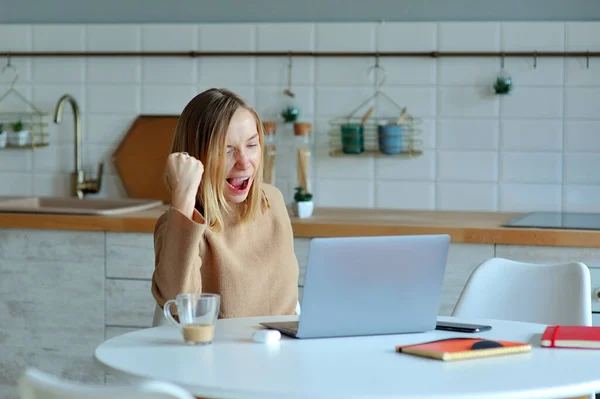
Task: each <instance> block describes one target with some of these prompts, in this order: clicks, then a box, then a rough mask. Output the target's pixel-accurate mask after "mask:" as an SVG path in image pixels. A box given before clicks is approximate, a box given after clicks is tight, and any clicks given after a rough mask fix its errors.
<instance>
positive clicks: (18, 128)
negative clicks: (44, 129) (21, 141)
mask: <svg viewBox="0 0 600 399" xmlns="http://www.w3.org/2000/svg"><path fill="white" fill-rule="evenodd" d="M12 128H13V132H20V131H21V130H23V122H22V121H21V120H20V119H19V120H18V121H17V122H15V123H13V125H12Z"/></svg>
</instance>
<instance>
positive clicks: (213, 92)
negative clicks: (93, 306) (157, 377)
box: [152, 89, 298, 318]
mask: <svg viewBox="0 0 600 399" xmlns="http://www.w3.org/2000/svg"><path fill="white" fill-rule="evenodd" d="M263 136H264V131H263V126H262V122H261V121H260V118H259V117H258V115H257V113H256V112H255V111H254V110H253V109H252V108H251V107H249V106H248V105H247V104H246V103H245V102H244V101H243V100H242V99H241V98H240V97H239V96H237V95H236V94H234V93H232V92H230V91H228V90H223V89H210V90H207V91H205V92H203V93H200V94H199V95H197V96H196V97H195V98H193V99H192V100H191V101H190V102H189V104H188V105H187V106H186V107H185V109H184V110H183V112H182V114H181V116H180V118H179V121H178V123H177V128H176V130H175V136H174V138H173V144H172V149H171V154H170V155H169V157H168V159H167V165H166V176H165V178H166V183H167V185H168V187H169V188H170V190H171V205H170V207H169V209H168V210H167V211H166V212H165V213H164V214H163V215H162V216H161V217H160V218H159V219H158V221H157V223H156V226H155V229H154V250H155V270H154V274H153V276H152V294H153V295H154V298H155V299H156V302H157V303H158V305H160V306H161V307H162V306H163V304H164V303H165V302H166V301H167V300H168V299H171V298H175V297H176V296H177V294H179V293H190V292H211V293H217V294H220V295H221V312H220V315H219V317H221V318H229V317H247V316H266V315H288V314H295V313H296V304H297V299H298V261H297V259H296V256H295V254H294V239H293V234H292V228H291V222H290V218H289V216H288V213H287V208H286V205H285V202H284V200H283V196H282V195H281V192H280V191H279V190H278V189H277V188H275V187H273V186H270V185H267V184H265V183H263V182H262V148H263Z"/></svg>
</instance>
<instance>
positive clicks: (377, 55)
mask: <svg viewBox="0 0 600 399" xmlns="http://www.w3.org/2000/svg"><path fill="white" fill-rule="evenodd" d="M372 70H380V71H381V76H382V77H383V79H382V80H381V82H380V83H377V81H375V85H376V86H377V91H379V90H381V88H382V87H383V84H384V83H385V80H386V79H387V74H386V72H385V69H384V68H383V67H382V66H381V65H380V63H379V52H377V53H375V65H373V66H371V67H370V68H369V70H368V71H367V74H368V73H370V72H371V71H372ZM375 79H377V75H375Z"/></svg>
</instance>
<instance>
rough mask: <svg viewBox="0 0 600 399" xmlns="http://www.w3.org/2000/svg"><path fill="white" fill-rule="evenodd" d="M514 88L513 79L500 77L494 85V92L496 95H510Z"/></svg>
mask: <svg viewBox="0 0 600 399" xmlns="http://www.w3.org/2000/svg"><path fill="white" fill-rule="evenodd" d="M511 88H512V79H511V78H508V77H499V78H497V79H496V83H494V91H495V92H496V94H508V93H509V92H510V89H511Z"/></svg>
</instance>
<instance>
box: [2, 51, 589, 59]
mask: <svg viewBox="0 0 600 399" xmlns="http://www.w3.org/2000/svg"><path fill="white" fill-rule="evenodd" d="M0 54H2V53H0ZM4 55H5V56H6V57H190V58H196V57H431V58H440V57H533V58H539V57H584V58H587V59H588V60H589V58H590V57H600V51H566V52H562V51H504V52H502V51H496V52H485V51H484V52H464V51H424V52H416V51H415V52H384V51H382V52H359V51H349V52H330V51H324V52H319V51H260V52H252V51H223V52H219V51H173V52H169V51H139V52H129V51H124V52H112V51H32V52H27V51H14V52H13V51H11V52H4Z"/></svg>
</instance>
